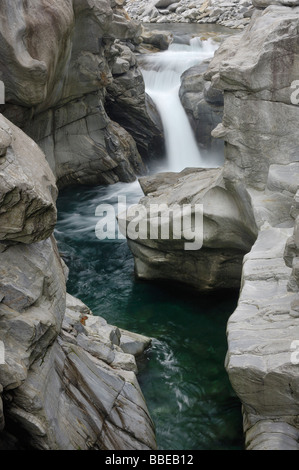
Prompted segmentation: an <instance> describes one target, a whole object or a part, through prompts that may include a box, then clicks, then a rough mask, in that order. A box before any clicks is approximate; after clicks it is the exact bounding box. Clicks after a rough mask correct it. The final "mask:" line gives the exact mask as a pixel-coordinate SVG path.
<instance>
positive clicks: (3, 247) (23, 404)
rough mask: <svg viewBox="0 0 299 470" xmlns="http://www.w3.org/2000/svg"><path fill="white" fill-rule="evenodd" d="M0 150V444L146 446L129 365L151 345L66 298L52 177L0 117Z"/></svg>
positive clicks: (150, 440)
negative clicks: (57, 239) (55, 234)
mask: <svg viewBox="0 0 299 470" xmlns="http://www.w3.org/2000/svg"><path fill="white" fill-rule="evenodd" d="M0 148H1V157H0V187H1V189H0V194H1V197H0V219H1V232H0V346H1V357H0V359H1V361H0V448H1V449H8V448H12V449H14V448H18V447H19V446H20V445H22V446H23V445H24V444H26V446H29V447H30V448H33V449H42V450H78V449H82V450H88V449H101V450H103V449H106V450H117V449H118V450H136V449H142V450H150V449H155V448H156V442H155V433H154V426H153V423H152V421H151V418H150V416H149V413H148V410H147V407H146V404H145V401H144V398H143V395H142V393H141V390H140V388H139V385H138V382H137V379H136V373H137V366H136V360H135V356H137V355H139V354H142V352H143V351H144V350H145V349H146V348H147V347H148V346H149V345H150V343H151V339H150V338H145V337H143V336H140V335H137V334H132V333H130V332H126V331H123V330H119V329H118V328H117V327H115V326H111V325H108V324H107V322H106V321H105V320H104V319H103V318H99V317H93V316H92V312H90V310H89V309H88V308H87V307H86V306H85V305H84V304H82V302H80V301H79V300H77V299H74V298H73V297H71V296H69V295H67V294H66V280H67V275H68V270H67V267H66V266H65V264H64V262H63V261H62V259H61V258H60V255H59V252H58V249H57V245H56V242H55V239H54V237H53V234H52V232H53V229H54V226H55V222H56V207H55V202H56V197H57V188H56V185H55V178H54V176H53V174H52V172H51V170H50V168H49V165H48V163H47V161H46V159H45V156H44V154H43V152H42V151H41V150H40V149H39V147H38V146H37V145H36V144H35V143H34V142H33V141H32V140H31V139H30V138H29V137H27V136H26V135H25V134H24V133H23V132H22V131H21V130H20V129H18V128H17V127H16V126H14V125H13V124H11V123H10V122H9V121H8V120H7V119H5V118H4V117H3V116H0ZM3 348H4V349H3ZM3 352H4V356H3V354H2V353H3ZM3 359H4V360H3ZM11 433H13V437H12V435H11ZM16 438H17V440H16ZM20 443H21V444H20Z"/></svg>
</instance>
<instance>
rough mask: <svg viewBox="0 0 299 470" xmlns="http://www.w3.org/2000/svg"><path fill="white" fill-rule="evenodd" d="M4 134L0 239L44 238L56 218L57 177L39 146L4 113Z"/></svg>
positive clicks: (27, 240)
mask: <svg viewBox="0 0 299 470" xmlns="http://www.w3.org/2000/svg"><path fill="white" fill-rule="evenodd" d="M1 132H2V134H1ZM1 135H2V136H3V137H2V143H3V144H2V145H3V148H4V149H5V155H3V158H0V188H1V189H0V240H2V241H6V242H12V241H13V242H22V243H34V242H38V241H41V240H44V239H46V238H48V237H49V236H50V235H51V233H52V232H53V229H54V226H55V224H56V219H57V213H56V206H55V203H56V198H57V187H56V182H55V179H54V176H53V174H52V172H51V170H50V168H49V165H48V163H47V161H46V158H45V155H44V154H43V153H42V151H41V150H40V149H39V147H38V146H37V145H36V144H35V143H34V142H33V141H32V140H31V139H29V138H28V137H27V136H26V135H25V134H24V133H23V132H22V131H21V130H20V129H18V128H17V127H16V126H14V125H13V124H12V123H10V122H9V121H8V120H7V119H6V118H5V117H4V116H2V115H1V116H0V138H1ZM6 146H7V147H6ZM28 149H30V152H29V151H28Z"/></svg>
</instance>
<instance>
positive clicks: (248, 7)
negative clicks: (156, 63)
mask: <svg viewBox="0 0 299 470" xmlns="http://www.w3.org/2000/svg"><path fill="white" fill-rule="evenodd" d="M126 9H127V11H128V13H129V14H130V16H131V17H132V18H134V19H138V20H140V21H141V22H144V23H200V24H206V23H217V24H221V25H223V26H227V27H230V28H238V29H243V28H244V27H245V26H246V25H247V24H248V23H249V21H250V17H251V14H252V11H253V6H252V4H251V2H250V1H249V0H232V1H226V0H220V1H219V0H218V1H216V0H151V1H147V0H128V1H127V4H126Z"/></svg>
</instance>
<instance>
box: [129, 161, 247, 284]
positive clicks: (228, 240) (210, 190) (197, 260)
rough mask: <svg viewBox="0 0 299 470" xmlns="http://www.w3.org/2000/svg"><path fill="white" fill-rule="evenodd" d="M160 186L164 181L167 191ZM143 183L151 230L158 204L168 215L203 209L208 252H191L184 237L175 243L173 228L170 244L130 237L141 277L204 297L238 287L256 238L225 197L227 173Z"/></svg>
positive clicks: (211, 171) (208, 171)
mask: <svg viewBox="0 0 299 470" xmlns="http://www.w3.org/2000/svg"><path fill="white" fill-rule="evenodd" d="M160 181H163V183H162V185H161V186H160ZM140 183H141V187H142V188H143V190H144V191H146V197H145V198H143V199H141V201H140V204H142V205H143V206H144V207H145V208H146V209H148V210H147V212H146V215H145V216H144V217H145V219H146V220H147V224H153V223H155V220H153V219H151V213H150V209H149V208H150V207H151V205H154V204H156V205H161V207H162V205H166V207H167V210H169V208H170V209H171V208H172V207H174V206H176V205H178V206H180V207H181V206H182V205H183V204H191V205H194V204H202V205H203V210H204V220H205V224H204V228H203V247H202V248H201V249H197V250H195V251H188V250H186V249H185V243H186V241H187V239H184V234H183V233H182V234H181V238H180V239H178V240H175V239H173V235H172V225H170V236H169V237H167V238H165V239H161V237H158V238H152V239H151V238H150V237H149V236H148V237H147V238H144V237H142V238H140V237H139V238H137V239H130V236H129V235H128V244H129V247H130V249H131V250H132V253H133V254H134V258H135V273H136V275H137V277H138V278H141V279H147V280H149V279H160V280H161V279H165V280H171V281H176V282H180V283H183V284H187V285H189V286H192V287H193V288H194V289H196V290H198V291H210V290H216V289H225V288H232V287H236V286H237V285H238V283H239V276H240V274H241V265H242V258H243V256H244V254H245V253H246V252H247V250H248V249H249V248H250V247H251V244H252V243H253V241H254V239H255V234H254V232H253V230H252V228H250V227H248V224H247V221H246V220H245V219H243V215H242V213H240V212H239V209H238V207H237V205H236V203H235V201H234V200H233V198H231V196H230V194H229V193H228V192H226V191H225V189H224V187H223V185H222V170H221V169H201V170H197V171H196V170H193V171H192V169H189V170H185V171H184V172H182V173H179V174H172V175H171V174H170V175H168V174H166V175H165V174H161V175H157V176H156V175H154V176H152V177H149V178H147V177H146V178H142V179H140ZM166 215H167V214H166ZM168 215H169V214H168ZM161 220H162V219H161ZM127 223H129V218H128V219H127ZM158 225H159V226H160V225H161V221H160V222H159V224H158ZM240 234H242V235H240Z"/></svg>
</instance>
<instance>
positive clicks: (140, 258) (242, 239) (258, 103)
mask: <svg viewBox="0 0 299 470" xmlns="http://www.w3.org/2000/svg"><path fill="white" fill-rule="evenodd" d="M272 3H275V4H272ZM296 3H297V2H283V1H281V2H271V1H268V2H258V1H255V2H254V5H255V6H256V7H258V8H256V9H255V11H254V13H253V16H252V19H251V22H250V25H249V26H248V27H247V28H246V30H245V31H244V32H242V33H241V34H239V35H235V36H231V37H230V38H228V39H227V40H226V41H225V42H224V43H223V44H222V45H221V47H220V48H219V49H218V51H217V52H216V54H215V57H214V59H213V60H212V62H211V64H210V65H209V67H208V69H207V71H206V72H204V79H205V80H206V82H207V85H208V86H212V87H213V88H214V89H215V90H219V91H220V92H221V91H222V92H223V94H224V114H223V120H222V123H221V124H219V125H218V126H217V127H216V129H215V130H214V131H213V133H212V134H213V137H215V138H221V139H224V141H225V165H224V168H223V169H220V170H202V171H198V170H197V171H196V172H195V171H192V169H190V170H188V171H187V170H186V171H185V172H183V173H181V174H179V175H174V174H173V175H166V176H165V175H161V176H157V177H156V178H154V179H141V184H142V186H143V188H144V191H145V194H146V195H147V197H146V198H145V200H144V203H145V205H146V207H149V204H150V202H157V201H161V202H166V203H167V204H169V205H174V204H176V203H179V204H183V203H187V204H188V203H189V204H190V203H191V204H193V205H194V204H195V203H202V204H203V216H204V232H203V247H202V248H201V250H200V251H198V252H194V253H193V252H186V251H184V248H183V245H182V243H181V245H178V242H177V241H172V240H161V239H159V240H156V241H151V242H148V241H146V240H141V239H139V240H129V243H130V246H131V248H132V251H133V253H134V254H135V257H136V272H137V275H139V276H140V277H143V278H153V277H158V273H159V274H161V273H162V275H163V278H168V279H172V280H174V279H175V280H176V281H183V282H185V283H187V284H189V285H191V286H193V287H196V288H197V289H200V290H209V289H215V288H218V287H220V286H221V282H219V281H222V286H224V287H225V286H227V287H228V286H229V285H231V286H232V285H234V283H233V280H234V279H235V285H236V284H237V279H236V273H237V272H242V275H241V288H240V299H239V304H238V307H237V309H236V311H235V312H234V314H233V315H232V316H231V318H230V320H229V322H228V327H227V334H228V353H227V357H226V368H227V371H228V374H229V377H230V380H231V383H232V385H233V387H234V389H235V391H236V393H237V394H238V396H239V397H240V400H241V402H242V405H243V413H244V431H245V434H246V448H247V449H264V450H271V449H272V450H288V449H297V450H299V444H298V437H299V421H298V402H299V366H298V363H299V359H298V349H299V348H298V344H299V341H298V340H299V316H298V311H299V307H298V305H299V297H298V292H299V274H298V272H299V271H298V266H299V264H298V256H299V249H298V247H299V240H298V213H299V212H298V201H299V199H298V181H299V151H298V149H299V135H298V132H297V127H298V122H299V106H298V103H299V100H298V77H299V43H298V28H299V7H297V6H296ZM195 73H196V72H195ZM189 76H190V77H191V80H192V74H190V75H189ZM187 84H188V82H187ZM146 217H147V218H148V215H147V216H146ZM185 241H186V240H185ZM210 248H211V251H209V252H208V249H210ZM219 249H220V250H221V254H223V253H224V252H226V258H225V259H223V258H221V256H220V254H219V253H217V250H219ZM235 249H238V250H239V257H238V259H236V258H235V257H234V250H235ZM207 252H208V253H209V254H208V256H206V253H207ZM245 253H246V255H245V257H244V254H245ZM213 257H215V260H216V262H218V266H217V269H216V272H217V273H218V274H219V278H220V279H219V278H218V276H217V275H216V276H215V275H214V273H215V271H214V269H213V267H214V265H215V263H213V266H211V264H210V261H211V260H213ZM224 266H226V267H228V269H225V270H224V271H223V272H222V271H221V269H222V268H223V267H224ZM237 266H238V269H237ZM187 273H188V274H189V277H188V276H187ZM190 273H192V274H193V275H191V276H190ZM203 274H204V276H203ZM194 279H197V280H198V283H197V284H196V282H194ZM207 279H208V280H209V282H207Z"/></svg>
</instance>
